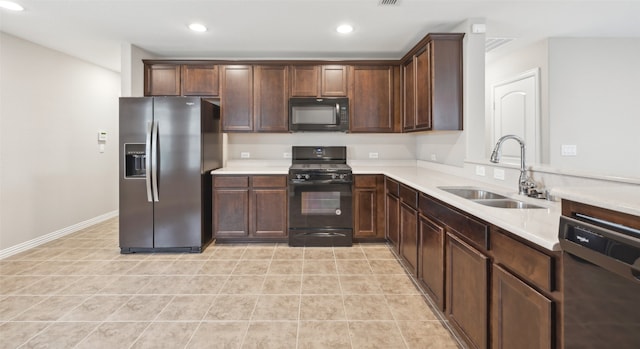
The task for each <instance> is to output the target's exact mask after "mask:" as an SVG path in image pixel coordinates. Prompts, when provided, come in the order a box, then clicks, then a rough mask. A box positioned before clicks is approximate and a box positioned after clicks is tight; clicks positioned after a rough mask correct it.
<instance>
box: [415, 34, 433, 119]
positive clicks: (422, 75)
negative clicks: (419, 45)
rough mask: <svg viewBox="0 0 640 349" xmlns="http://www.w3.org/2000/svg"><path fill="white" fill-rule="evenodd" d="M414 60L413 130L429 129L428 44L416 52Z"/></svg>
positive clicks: (429, 80) (429, 83)
mask: <svg viewBox="0 0 640 349" xmlns="http://www.w3.org/2000/svg"><path fill="white" fill-rule="evenodd" d="M413 59H414V61H415V70H416V71H415V130H429V129H431V73H430V70H429V68H430V67H429V46H428V45H427V47H425V49H424V50H422V51H420V52H418V53H417V54H416V55H415V57H414V58H413Z"/></svg>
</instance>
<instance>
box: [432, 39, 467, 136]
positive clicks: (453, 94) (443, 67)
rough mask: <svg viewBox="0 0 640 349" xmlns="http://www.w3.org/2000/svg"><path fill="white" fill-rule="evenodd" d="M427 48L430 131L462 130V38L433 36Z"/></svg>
mask: <svg viewBox="0 0 640 349" xmlns="http://www.w3.org/2000/svg"><path fill="white" fill-rule="evenodd" d="M428 45H429V50H430V74H431V78H430V81H431V83H432V86H431V101H432V106H431V120H432V121H431V122H432V129H434V130H462V36H461V35H458V34H442V35H433V40H432V41H431V42H429V44H428Z"/></svg>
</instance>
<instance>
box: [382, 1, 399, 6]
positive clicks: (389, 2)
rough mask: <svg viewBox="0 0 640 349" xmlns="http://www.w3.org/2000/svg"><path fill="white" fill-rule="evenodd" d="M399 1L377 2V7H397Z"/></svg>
mask: <svg viewBox="0 0 640 349" xmlns="http://www.w3.org/2000/svg"><path fill="white" fill-rule="evenodd" d="M399 2H400V0H378V6H397V5H398V3H399Z"/></svg>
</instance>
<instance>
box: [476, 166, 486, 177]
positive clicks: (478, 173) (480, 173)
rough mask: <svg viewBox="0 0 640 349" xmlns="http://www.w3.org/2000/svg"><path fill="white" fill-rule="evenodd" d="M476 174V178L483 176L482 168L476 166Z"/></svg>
mask: <svg viewBox="0 0 640 349" xmlns="http://www.w3.org/2000/svg"><path fill="white" fill-rule="evenodd" d="M476 174H477V175H478V176H484V175H485V173H484V166H480V165H476Z"/></svg>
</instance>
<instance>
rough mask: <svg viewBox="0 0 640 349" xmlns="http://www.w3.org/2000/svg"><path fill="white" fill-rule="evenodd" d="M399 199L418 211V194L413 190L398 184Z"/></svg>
mask: <svg viewBox="0 0 640 349" xmlns="http://www.w3.org/2000/svg"><path fill="white" fill-rule="evenodd" d="M400 198H401V199H402V202H404V203H405V204H407V205H409V206H411V207H412V208H415V209H418V192H417V191H415V190H414V189H412V188H409V187H407V186H405V185H402V184H400Z"/></svg>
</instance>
